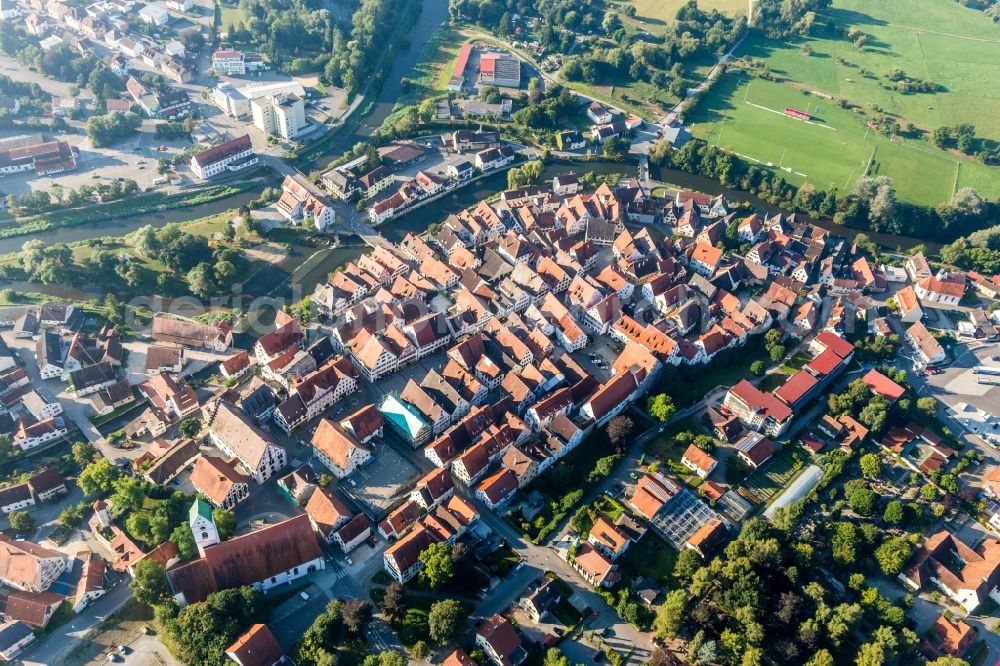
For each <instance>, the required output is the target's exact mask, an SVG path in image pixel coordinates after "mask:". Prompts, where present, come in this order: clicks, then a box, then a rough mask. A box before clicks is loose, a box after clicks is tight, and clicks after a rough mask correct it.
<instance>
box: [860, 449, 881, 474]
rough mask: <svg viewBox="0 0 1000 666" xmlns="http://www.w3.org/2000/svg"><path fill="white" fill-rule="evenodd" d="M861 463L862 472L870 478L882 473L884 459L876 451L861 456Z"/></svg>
mask: <svg viewBox="0 0 1000 666" xmlns="http://www.w3.org/2000/svg"><path fill="white" fill-rule="evenodd" d="M859 464H860V465H861V473H862V474H864V475H865V476H866V477H868V478H869V479H874V478H875V477H877V476H878V475H879V474H881V473H882V461H880V460H879V457H878V455H876V454H874V453H866V454H865V455H863V456H861V460H860V461H859Z"/></svg>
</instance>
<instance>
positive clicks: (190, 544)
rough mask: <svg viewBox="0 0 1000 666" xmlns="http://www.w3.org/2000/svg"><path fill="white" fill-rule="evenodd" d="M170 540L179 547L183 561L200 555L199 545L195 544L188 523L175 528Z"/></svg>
mask: <svg viewBox="0 0 1000 666" xmlns="http://www.w3.org/2000/svg"><path fill="white" fill-rule="evenodd" d="M170 540H171V541H173V542H174V544H175V545H176V546H177V550H178V552H179V554H180V556H181V559H182V560H190V559H192V558H194V557H195V556H196V555H197V554H198V544H196V543H195V541H194V535H193V534H191V527H190V526H189V525H188V524H187V523H186V522H183V523H181V524H180V525H178V526H177V527H175V528H174V531H173V532H171V533H170Z"/></svg>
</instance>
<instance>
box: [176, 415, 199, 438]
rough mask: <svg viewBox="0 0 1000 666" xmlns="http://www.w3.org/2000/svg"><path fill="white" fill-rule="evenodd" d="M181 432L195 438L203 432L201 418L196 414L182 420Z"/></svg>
mask: <svg viewBox="0 0 1000 666" xmlns="http://www.w3.org/2000/svg"><path fill="white" fill-rule="evenodd" d="M180 428H181V434H182V435H183V436H185V437H187V438H188V439H194V438H195V437H196V436H197V435H198V433H199V432H201V419H199V418H198V417H196V416H192V417H191V418H187V419H184V420H183V421H181V426H180Z"/></svg>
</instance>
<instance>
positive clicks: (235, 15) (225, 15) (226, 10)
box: [220, 5, 243, 32]
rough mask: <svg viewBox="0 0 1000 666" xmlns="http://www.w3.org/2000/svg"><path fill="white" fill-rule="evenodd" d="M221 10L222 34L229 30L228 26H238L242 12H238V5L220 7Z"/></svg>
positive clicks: (241, 18)
mask: <svg viewBox="0 0 1000 666" xmlns="http://www.w3.org/2000/svg"><path fill="white" fill-rule="evenodd" d="M220 8H221V9H222V12H221V13H222V28H221V30H222V32H225V31H226V30H229V26H230V24H232V25H233V26H236V25H239V23H240V21H242V20H243V12H241V11H240V8H239V5H232V6H229V5H220Z"/></svg>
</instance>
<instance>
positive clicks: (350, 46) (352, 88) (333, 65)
mask: <svg viewBox="0 0 1000 666" xmlns="http://www.w3.org/2000/svg"><path fill="white" fill-rule="evenodd" d="M249 1H254V2H260V1H261V0H242V2H249ZM267 4H269V3H267ZM417 11H419V3H412V2H411V3H406V2H397V1H395V0H361V5H360V7H358V9H357V11H355V12H354V16H353V17H352V19H351V21H352V28H351V31H350V34H349V35H348V34H346V33H345V32H344V31H343V30H335V31H334V33H333V47H332V53H331V55H330V59H329V60H328V61H327V63H326V66H325V67H324V69H323V78H324V80H326V81H327V82H329V83H332V84H334V85H336V86H340V87H342V88H345V89H347V91H348V92H351V93H357V92H360V91H361V90H362V88H364V86H365V85H366V84H367V83H368V81H369V79H371V78H372V77H373V75H375V74H376V70H377V68H378V65H379V63H380V62H381V61H382V60H381V59H382V56H383V55H384V54H385V53H386V52H387V50H388V49H391V48H393V44H392V43H391V40H390V38H391V36H392V35H393V33H394V32H395V30H396V28H397V27H398V26H399V24H400V23H401V22H405V21H409V20H412V17H413V16H415V12H417ZM295 39H300V36H299V35H296V36H295Z"/></svg>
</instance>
